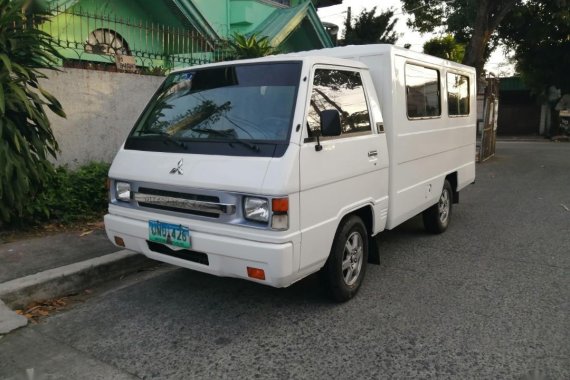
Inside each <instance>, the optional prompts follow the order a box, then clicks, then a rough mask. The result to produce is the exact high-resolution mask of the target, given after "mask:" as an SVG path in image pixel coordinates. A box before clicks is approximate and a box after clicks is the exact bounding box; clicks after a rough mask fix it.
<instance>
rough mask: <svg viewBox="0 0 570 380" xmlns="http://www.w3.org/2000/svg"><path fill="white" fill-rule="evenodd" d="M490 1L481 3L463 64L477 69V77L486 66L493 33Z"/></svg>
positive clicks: (482, 0)
mask: <svg viewBox="0 0 570 380" xmlns="http://www.w3.org/2000/svg"><path fill="white" fill-rule="evenodd" d="M489 1H490V0H481V1H479V6H478V8H477V15H476V16H475V23H474V25H473V35H472V36H471V39H470V40H469V44H468V45H467V48H466V49H465V55H464V56H463V63H464V64H466V65H469V66H473V67H475V69H476V70H477V75H481V73H482V72H483V66H484V65H485V48H486V47H487V44H488V43H489V38H490V37H491V33H492V31H490V30H489Z"/></svg>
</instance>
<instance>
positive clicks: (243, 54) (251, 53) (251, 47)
mask: <svg viewBox="0 0 570 380" xmlns="http://www.w3.org/2000/svg"><path fill="white" fill-rule="evenodd" d="M228 44H229V45H230V48H231V50H232V56H233V57H232V58H235V59H247V58H259V57H264V56H266V55H270V54H274V53H277V49H275V48H274V47H273V46H271V44H270V43H269V38H268V37H265V36H264V37H258V35H257V34H252V35H250V36H246V35H243V34H239V33H235V34H234V35H233V39H231V40H229V41H228Z"/></svg>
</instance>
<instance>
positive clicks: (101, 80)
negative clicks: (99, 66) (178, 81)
mask: <svg viewBox="0 0 570 380" xmlns="http://www.w3.org/2000/svg"><path fill="white" fill-rule="evenodd" d="M63 70H64V71H63V72H54V71H45V74H46V75H47V76H48V77H49V79H43V80H41V81H40V84H41V86H42V87H43V88H45V89H46V90H47V91H49V92H50V93H51V94H52V95H54V96H55V97H56V98H57V99H58V100H59V101H60V102H61V104H62V106H63V109H64V111H65V113H66V114H67V119H62V118H60V117H59V116H57V115H55V114H53V113H52V112H51V111H49V110H48V115H49V119H50V121H51V124H52V129H53V131H54V134H55V137H56V139H57V141H58V143H59V148H60V150H61V153H60V154H59V156H58V159H57V161H56V164H58V165H68V166H69V167H70V168H76V167H78V166H80V165H82V164H85V163H88V162H90V161H105V162H111V161H112V160H113V157H114V156H115V153H116V152H117V150H118V149H119V147H120V146H121V144H122V143H123V141H124V140H125V138H126V136H127V134H128V133H129V131H130V130H131V128H132V127H133V125H134V123H135V121H136V120H137V118H138V117H139V115H140V113H141V112H142V111H143V109H144V107H145V105H146V103H147V102H148V101H149V99H150V98H151V97H152V95H153V94H154V92H155V91H156V89H157V88H158V86H159V85H160V83H161V82H162V81H163V79H164V78H163V77H155V76H148V75H136V74H126V73H112V72H105V71H94V70H84V69H63Z"/></svg>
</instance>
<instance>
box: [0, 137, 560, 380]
mask: <svg viewBox="0 0 570 380" xmlns="http://www.w3.org/2000/svg"><path fill="white" fill-rule="evenodd" d="M498 152H499V154H498V156H497V157H496V158H495V159H493V160H491V161H490V162H487V163H485V164H483V165H479V166H478V168H477V169H478V172H477V183H476V184H475V185H473V186H471V187H469V188H468V189H467V190H465V191H464V192H462V194H461V203H460V204H459V205H458V206H457V207H456V208H455V209H454V213H453V219H452V224H451V226H450V229H449V230H448V231H447V232H446V233H445V234H443V235H440V236H431V235H427V234H425V233H424V232H423V230H422V228H421V223H420V221H419V220H418V219H417V218H416V219H414V220H412V221H410V222H408V223H406V224H405V225H403V226H401V227H399V228H397V229H396V230H395V231H391V232H386V233H383V234H381V236H380V238H379V241H380V249H381V261H382V265H381V266H370V267H369V271H368V273H367V278H366V281H365V283H364V285H363V288H362V289H361V291H360V293H359V295H358V296H357V297H356V298H355V299H353V300H352V301H350V302H348V303H345V304H341V305H337V304H333V303H330V302H329V301H328V300H327V299H326V298H325V297H324V296H323V294H322V293H321V291H320V290H319V288H318V286H317V279H316V277H314V276H313V277H310V278H308V279H306V280H304V281H302V282H300V283H298V284H296V285H294V286H293V287H291V288H288V289H282V290H279V289H272V288H268V287H263V286H259V285H256V284H251V283H248V282H244V281H239V280H233V279H221V278H215V277H210V276H207V275H203V274H199V273H195V272H192V271H188V270H183V269H176V270H172V271H168V272H165V273H162V274H160V275H155V276H150V277H147V278H144V279H141V280H139V281H133V282H131V283H130V284H128V286H124V285H123V286H117V287H116V288H113V289H111V290H109V291H106V292H104V293H100V294H99V295H96V296H94V297H93V298H91V299H90V300H88V301H87V302H86V303H84V304H82V305H80V306H77V307H75V308H73V309H72V310H69V311H67V312H64V313H61V314H58V315H55V316H53V317H50V318H48V319H46V320H45V321H44V322H43V323H41V324H39V325H37V326H31V327H28V328H26V329H23V330H19V331H17V332H15V333H13V334H11V335H9V336H8V337H5V338H4V339H2V340H0V374H2V373H4V374H5V375H6V377H16V378H17V376H20V375H23V374H24V373H25V370H26V369H28V370H29V369H30V368H34V370H33V371H35V372H34V373H36V374H60V375H61V374H65V375H66V376H70V377H74V375H77V374H80V375H82V377H88V378H96V377H100V378H112V377H115V378H123V377H124V378H129V377H132V376H134V377H141V378H152V377H159V378H221V377H225V378H311V379H312V378H347V379H352V378H370V377H375V378H388V377H394V378H410V377H414V378H416V377H420V378H426V377H429V378H436V377H437V378H462V379H463V378H513V377H516V378H520V377H525V376H527V377H526V378H529V379H530V378H541V376H546V378H553V379H568V378H570V359H569V358H570V343H569V342H570V336H569V332H570V323H569V322H570V320H569V311H570V307H569V297H570V212H569V211H568V208H570V144H554V143H546V142H535V143H526V142H509V143H506V142H505V143H499V146H498ZM0 377H1V376H0Z"/></svg>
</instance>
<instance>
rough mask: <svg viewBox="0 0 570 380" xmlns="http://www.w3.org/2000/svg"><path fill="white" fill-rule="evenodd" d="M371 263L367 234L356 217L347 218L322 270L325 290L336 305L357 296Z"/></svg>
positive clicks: (364, 227) (339, 229)
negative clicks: (368, 263)
mask: <svg viewBox="0 0 570 380" xmlns="http://www.w3.org/2000/svg"><path fill="white" fill-rule="evenodd" d="M367 262H368V233H367V232H366V226H365V225H364V223H363V222H362V219H360V218H359V217H358V216H356V215H351V216H349V217H347V218H345V219H344V220H343V221H342V222H341V224H340V226H339V227H338V230H337V232H336V235H335V238H334V241H333V245H332V249H331V253H330V255H329V258H328V260H327V263H326V264H325V266H324V268H323V275H324V276H323V277H324V278H325V281H326V286H327V288H328V290H329V292H330V294H331V296H332V298H333V299H334V300H335V301H337V302H345V301H348V300H349V299H351V298H352V297H354V296H355V295H356V293H357V292H358V289H359V288H360V285H361V284H362V281H363V279H364V275H365V273H366V263H367Z"/></svg>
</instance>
